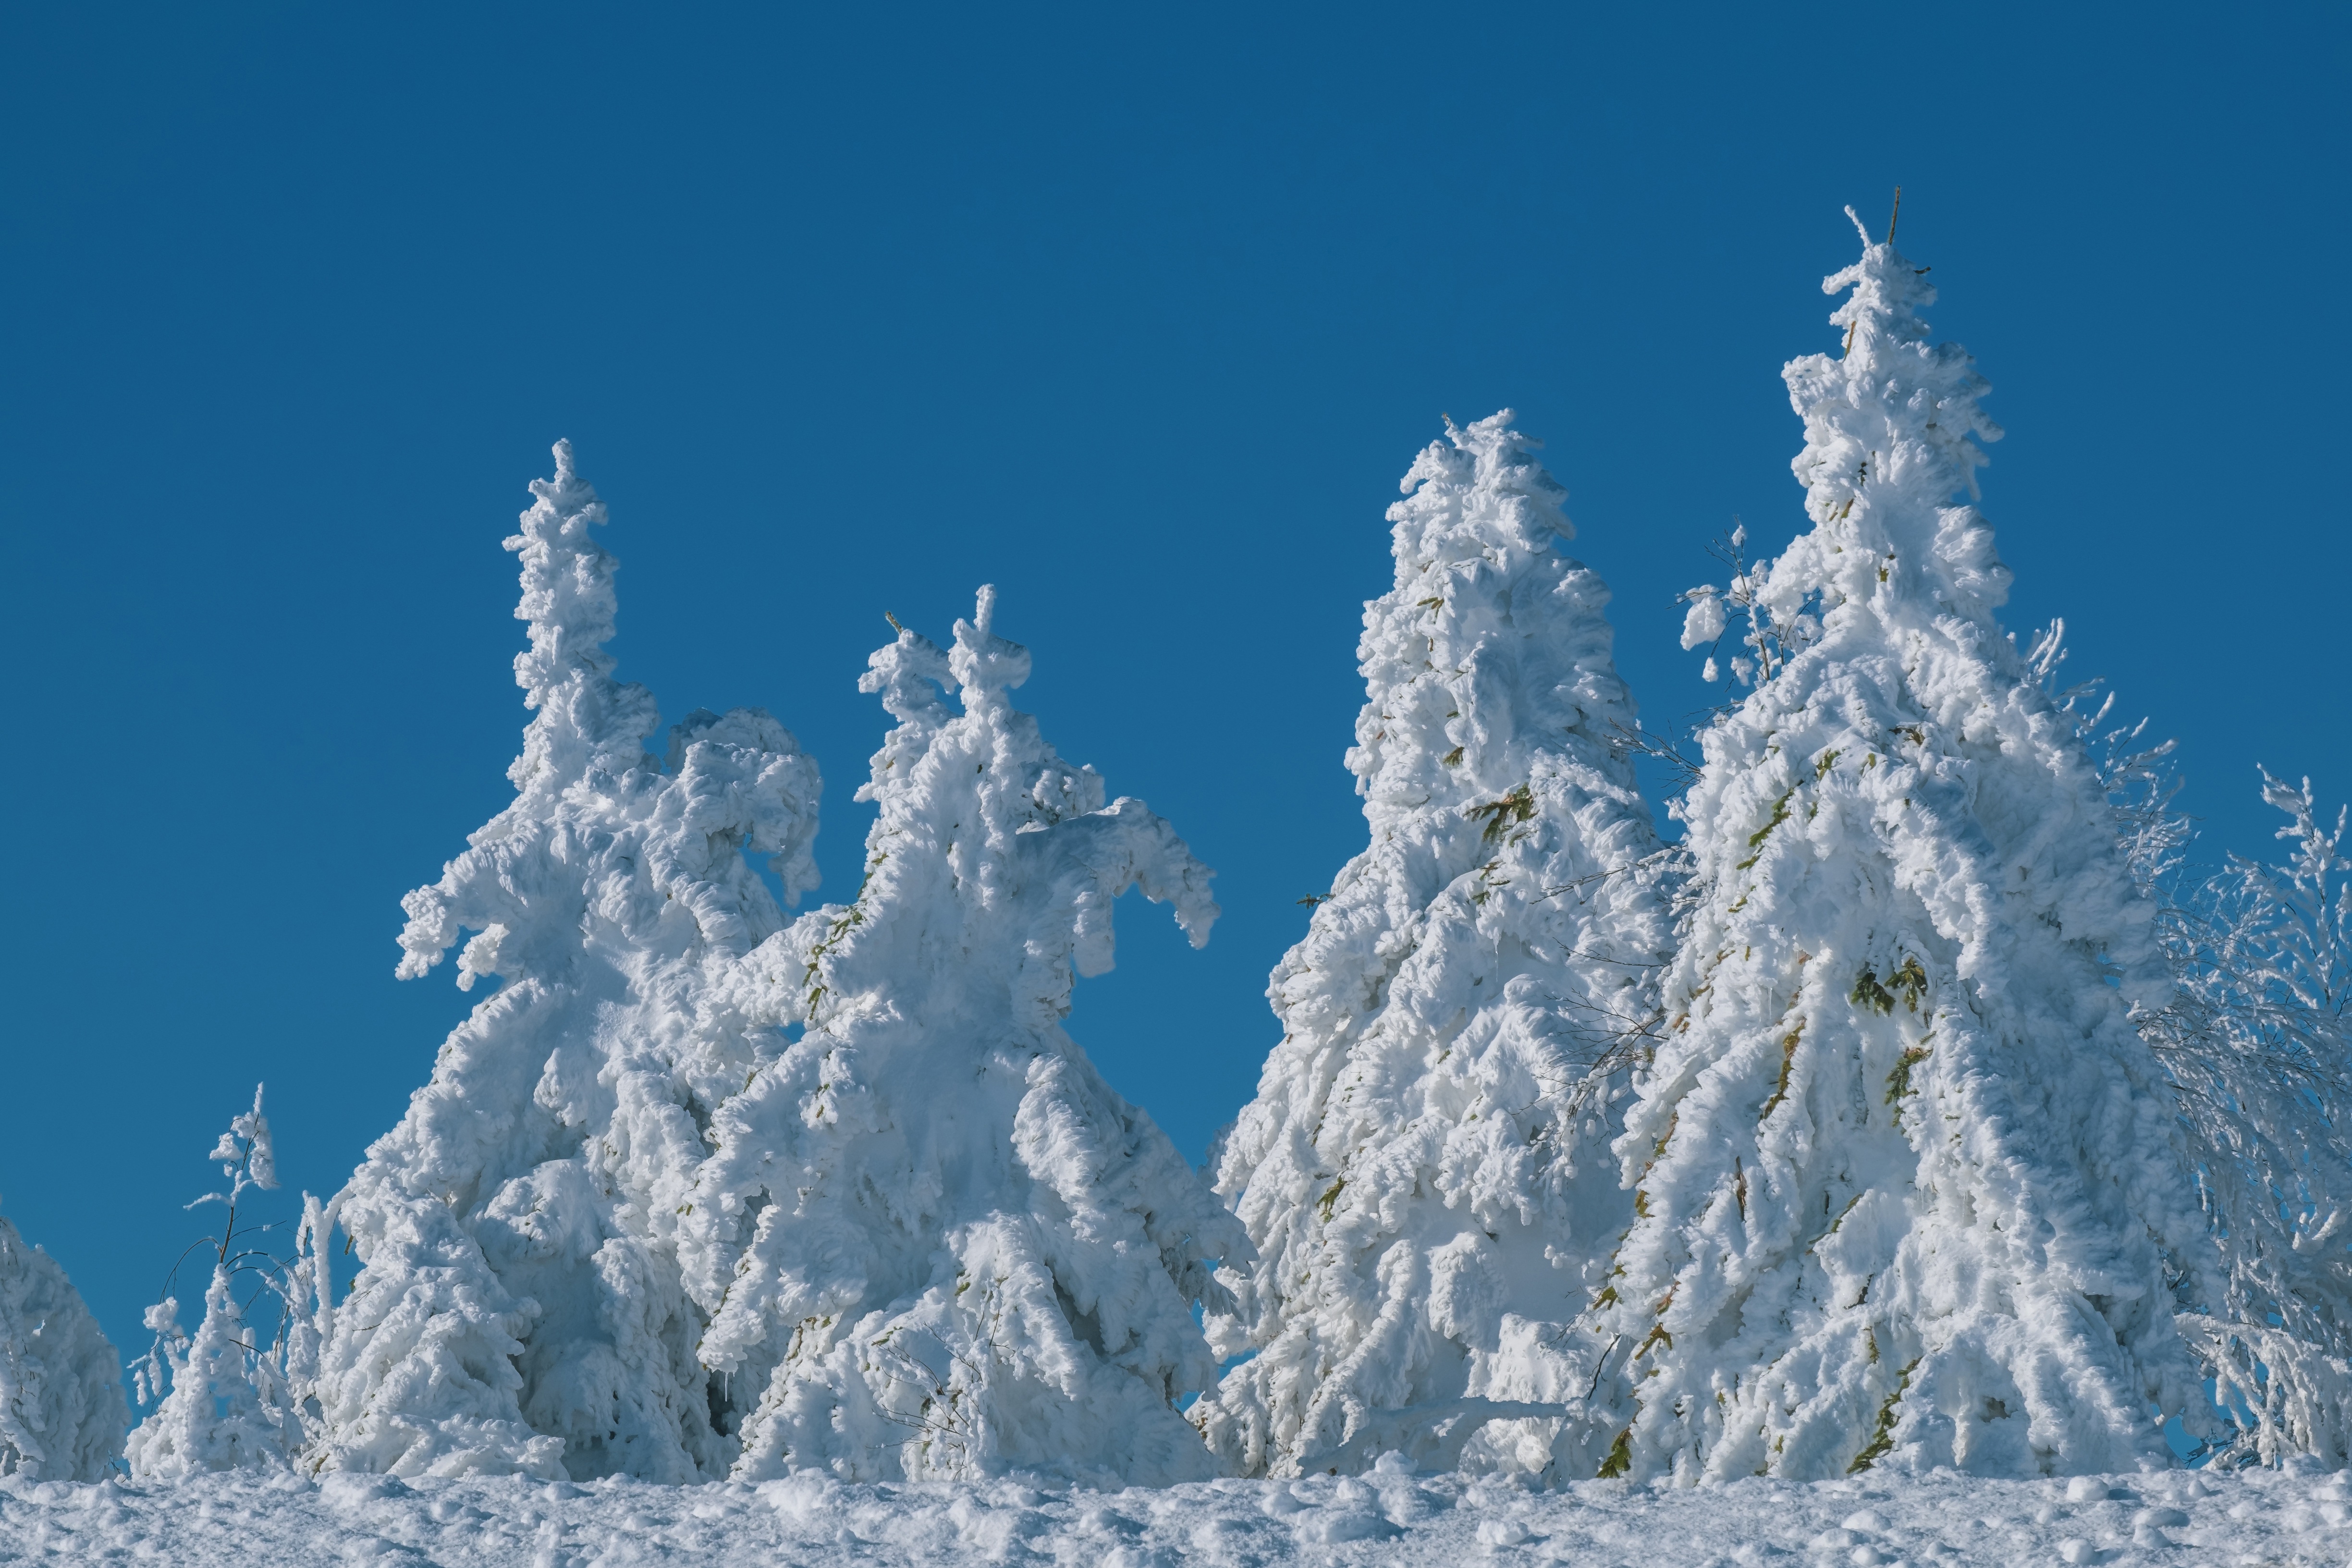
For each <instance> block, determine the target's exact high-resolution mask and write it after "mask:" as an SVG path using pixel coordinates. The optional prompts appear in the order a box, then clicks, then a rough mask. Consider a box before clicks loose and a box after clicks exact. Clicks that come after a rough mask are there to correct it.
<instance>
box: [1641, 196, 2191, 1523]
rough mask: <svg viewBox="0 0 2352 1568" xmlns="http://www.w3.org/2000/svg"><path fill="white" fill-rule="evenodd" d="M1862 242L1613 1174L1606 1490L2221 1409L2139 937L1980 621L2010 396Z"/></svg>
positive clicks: (1697, 816)
mask: <svg viewBox="0 0 2352 1568" xmlns="http://www.w3.org/2000/svg"><path fill="white" fill-rule="evenodd" d="M1857 227H1859V224H1858V223H1857ZM1926 270H1927V269H1926V268H1919V267H1915V266H1913V265H1912V264H1911V263H1910V262H1909V261H1907V260H1906V259H1905V258H1903V257H1902V256H1900V255H1899V254H1897V253H1896V252H1895V249H1894V248H1893V247H1892V245H1891V243H1890V244H1880V245H1873V244H1871V243H1870V242H1869V239H1868V237H1867V235H1864V254H1863V258H1862V259H1861V260H1860V261H1859V262H1858V263H1856V264H1855V265H1854V266H1853V267H1850V268H1846V269H1845V270H1844V271H1843V272H1840V273H1838V274H1837V275H1835V276H1834V277H1832V278H1831V279H1828V280H1827V283H1826V285H1825V287H1826V289H1828V290H1829V291H1831V292H1832V293H1834V292H1837V291H1839V290H1843V289H1852V290H1853V297H1852V298H1851V299H1850V300H1847V301H1846V302H1845V303H1844V304H1843V307H1841V308H1840V309H1839V310H1837V311H1836V312H1835V313H1834V314H1833V315H1832V318H1831V320H1832V321H1833V322H1834V323H1835V324H1836V325H1837V326H1838V327H1839V328H1840V329H1842V330H1843V334H1844V343H1843V353H1842V356H1840V357H1832V356H1830V355H1813V356H1810V357H1807V358H1803V359H1799V360H1797V361H1794V362H1792V363H1790V365H1789V366H1788V369H1787V371H1786V379H1787V381H1788V384H1789V388H1790V397H1791V401H1792V402H1793V404H1794V405H1795V407H1796V409H1797V411H1798V413H1799V414H1801V416H1803V419H1804V422H1805V447H1804V450H1803V452H1802V453H1801V455H1800V456H1799V457H1798V458H1797V459H1796V462H1795V465H1794V467H1795V469H1796V474H1797V477H1798V479H1800V480H1801V482H1802V483H1803V484H1804V486H1805V488H1806V490H1807V500H1806V509H1807V513H1808V515H1809V517H1810V518H1811V530H1810V531H1807V532H1805V533H1804V534H1802V535H1801V537H1799V538H1798V539H1797V540H1796V541H1795V542H1793V543H1791V544H1790V547H1789V548H1788V549H1787V551H1785V552H1783V553H1782V554H1781V555H1780V558H1779V559H1778V560H1777V561H1773V562H1771V563H1768V564H1766V565H1763V566H1759V567H1758V568H1757V569H1756V570H1755V571H1754V572H1753V573H1752V574H1746V576H1745V577H1744V580H1742V581H1739V582H1735V583H1734V584H1731V585H1730V589H1729V591H1728V592H1727V594H1726V595H1724V597H1725V598H1726V599H1727V600H1728V601H1729V602H1731V603H1735V604H1741V605H1746V606H1748V612H1749V614H1750V616H1752V618H1753V619H1752V626H1751V630H1752V633H1753V635H1752V637H1751V645H1752V647H1754V650H1755V653H1756V658H1755V660H1754V661H1753V664H1752V667H1751V668H1749V669H1748V670H1747V671H1745V672H1744V673H1745V675H1746V677H1747V678H1748V679H1752V681H1753V682H1754V689H1753V690H1752V691H1750V692H1749V693H1748V695H1747V696H1746V697H1745V699H1744V700H1741V701H1740V702H1739V703H1738V705H1737V706H1736V707H1734V708H1732V709H1730V710H1727V711H1726V712H1724V713H1723V714H1722V715H1721V716H1720V717H1719V718H1718V719H1717V721H1716V722H1715V723H1714V724H1713V725H1712V726H1711V727H1710V728H1709V729H1708V730H1707V731H1706V732H1705V734H1704V735H1703V736H1702V737H1701V739H1702V744H1703V749H1704V752H1705V765H1704V771H1703V773H1702V774H1701V776H1700V777H1699V779H1698V781H1697V782H1696V784H1695V785H1694V786H1693V788H1692V789H1691V791H1690V793H1689V795H1687V797H1686V798H1685V800H1684V801H1683V802H1682V804H1681V807H1680V809H1681V812H1682V815H1683V816H1684V818H1685V821H1686V822H1687V824H1688V826H1689V834H1688V844H1689V846H1690V848H1691V850H1692V853H1693V854H1694V856H1695V859H1696V878H1697V879H1698V886H1699V887H1700V888H1701V889H1703V893H1702V896H1701V899H1700V901H1699V904H1698V907H1697V909H1696V913H1695V915H1694V917H1693V921H1694V923H1693V925H1692V928H1691V929H1690V930H1689V931H1688V932H1687V934H1686V936H1685V940H1684V942H1683V945H1682V947H1681V950H1680V952H1679V954H1678V956H1677V959H1676V962H1675V966H1674V968H1673V970H1672V971H1671V973H1670V974H1669V976H1668V980H1667V986H1666V994H1665V1005H1666V1007H1667V1010H1668V1015H1669V1016H1668V1020H1667V1025H1666V1028H1665V1032H1664V1042H1663V1043H1662V1044H1661V1045H1660V1047H1658V1049H1657V1051H1656V1053H1655V1057H1654V1060H1652V1061H1651V1062H1650V1063H1649V1064H1648V1066H1647V1067H1646V1068H1645V1069H1644V1070H1643V1072H1642V1073H1641V1075H1640V1078H1639V1081H1638V1088H1637V1094H1638V1098H1637V1100H1636V1103H1635V1105H1634V1107H1633V1110H1631V1111H1629V1113H1628V1117H1627V1126H1626V1130H1625V1131H1624V1132H1623V1134H1622V1137H1621V1138H1620V1141H1619V1143H1618V1150H1619V1153H1620V1155H1621V1157H1622V1161H1623V1170H1624V1176H1625V1180H1626V1182H1627V1183H1628V1184H1629V1185H1632V1186H1633V1188H1634V1190H1635V1200H1634V1210H1635V1215H1636V1217H1635V1219H1634V1221H1633V1226H1632V1229H1631V1231H1630V1232H1629V1234H1628V1235H1627V1236H1626V1237H1625V1239H1624V1241H1623V1243H1622V1246H1621V1247H1618V1248H1617V1250H1616V1254H1615V1263H1614V1265H1613V1267H1612V1273H1611V1278H1610V1279H1609V1280H1608V1282H1607V1284H1606V1286H1605V1287H1604V1288H1603V1289H1602V1290H1601V1292H1600V1295H1599V1297H1598V1300H1597V1302H1596V1307H1597V1311H1596V1315H1595V1322H1596V1327H1597V1329H1598V1330H1599V1331H1601V1332H1603V1333H1607V1334H1610V1335H1612V1338H1613V1340H1614V1342H1615V1343H1616V1344H1617V1345H1618V1346H1619V1347H1620V1348H1619V1350H1618V1351H1617V1352H1616V1354H1615V1356H1614V1357H1613V1358H1612V1362H1611V1363H1609V1372H1610V1376H1609V1377H1608V1378H1607V1379H1605V1380H1604V1390H1603V1392H1604V1393H1605V1392H1606V1391H1607V1389H1608V1388H1609V1387H1610V1386H1613V1388H1614V1390H1615V1392H1616V1396H1617V1398H1618V1400H1619V1402H1620V1403H1619V1408H1620V1410H1621V1411H1622V1419H1623V1421H1624V1423H1625V1424H1624V1426H1622V1429H1621V1431H1620V1433H1619V1434H1618V1436H1616V1438H1615V1439H1614V1441H1613V1443H1612V1452H1611V1454H1610V1456H1609V1458H1608V1459H1607V1460H1606V1461H1605V1462H1604V1464H1603V1466H1602V1473H1604V1474H1631V1475H1633V1476H1636V1477H1640V1476H1652V1475H1658V1474H1662V1473H1672V1474H1674V1475H1676V1476H1678V1477H1682V1478H1685V1479H1700V1478H1706V1479H1725V1478H1731V1477H1738V1476H1746V1475H1749V1474H1755V1473H1759V1472H1760V1473H1769V1474H1774V1475H1781V1476H1788V1477H1791V1478H1797V1479H1805V1478H1814V1477H1822V1476H1833V1475H1839V1474H1843V1473H1847V1472H1850V1471H1854V1470H1860V1469H1864V1468H1869V1467H1871V1466H1874V1465H1901V1466H1905V1467H1908V1468H1924V1467H1927V1466H1930V1465H1937V1464H1949V1465H1955V1466H1958V1468H1962V1469H1966V1470H1971V1471H1977V1472H1982V1473H1994V1474H2033V1473H2036V1472H2041V1473H2064V1472H2079V1471H2099V1470H2118V1469H2132V1468H2140V1467H2145V1466H2149V1465H2158V1464H2164V1463H2168V1451H2167V1449H2166V1446H2165V1444H2164V1441H2163V1439H2162V1436H2160V1432H2159V1427H2158V1418H2157V1417H2156V1416H2153V1415H2151V1411H2153V1410H2161V1411H2162V1412H2165V1413H2167V1414H2173V1413H2178V1414H2181V1415H2184V1416H2186V1417H2187V1418H2189V1420H2190V1421H2191V1422H2192V1423H2193V1422H2195V1421H2197V1420H2199V1419H2200V1414H2199V1413H2200V1411H2201V1410H2203V1409H2204V1408H2205V1402H2204V1400H2203V1396H2202V1394H2201V1392H2200V1389H2199V1386H2198V1378H2197V1369H2196V1366H2195V1364H2194V1363H2193V1362H2192V1360H2191V1358H2190V1357H2189V1354H2188V1353H2187V1352H2186V1351H2185V1349H2184V1346H2183V1344H2182V1341H2181V1338H2180V1336H2179V1332H2178V1331H2177V1330H2176V1327H2175V1324H2174V1309H2175V1305H2176V1291H2175V1285H2176V1282H2177V1280H2178V1279H2179V1275H2180V1273H2181V1272H2183V1271H2185V1270H2186V1269H2188V1268H2189V1267H2190V1265H2189V1262H2188V1261H2187V1260H2186V1259H2187V1252H2186V1251H2185V1250H2184V1249H2189V1248H2193V1247H2195V1246H2196V1244H2197V1241H2198V1238H2199V1236H2200V1231H2201V1229H2202V1226H2201V1223H2200V1217H2199V1215H2198V1212H2197V1206H2196V1203H2195V1199H2194V1197H2193V1195H2192V1193H2191V1191H2190V1188H2189V1183H2188V1181H2187V1179H2186V1177H2185V1174H2184V1172H2183V1169H2182V1165H2181V1163H2180V1160H2179V1143H2178V1140H2177V1137H2176V1133H2175V1128H2174V1125H2173V1119H2172V1104H2173V1102H2172V1099H2171V1096H2170V1093H2169V1091H2168V1086H2167V1085H2166V1083H2165V1082H2164V1079H2163V1075H2162V1073H2161V1072H2160V1070H2159V1068H2158V1066H2157V1064H2156V1063H2155V1061H2154V1060H2153V1059H2152V1057H2151V1055H2150V1053H2149V1051H2148V1050H2147V1047H2146V1046H2145V1045H2144V1044H2143V1043H2142V1041H2141V1040H2140V1038H2139V1037H2138V1036H2137V1034H2136V1032H2135V1030H2134V1019H2133V1013H2134V1009H2135V1007H2149V1006H2155V1005H2161V1004H2162V1002H2163V1001H2164V1000H2165V995H2166V985H2165V981H2164V976H2163V971H2162V965H2161V963H2159V962H2158V954H2157V952H2156V949H2155V945H2154V942H2153V941H2152V938H2151V932H2150V918H2151V913H2152V906H2151V903H2150V900H2147V898H2145V897H2144V896H2143V895H2142V894H2141V892H2140V891H2139V890H2138V889H2137V888H2136V887H2135V884H2134V881H2133V879H2132V876H2131V874H2130V870H2129V868H2128V867H2127V865H2126V858H2125V856H2124V854H2123V852H2122V850H2121V849H2119V847H2117V843H2116V821H2115V818H2114V816H2113V813H2112V811H2111V809H2110V805H2109V802H2108V799H2107V796H2106V791H2105V784H2103V782H2102V780H2101V777H2100V775H2099V773H2098V770H2097V768H2096V767H2095V765H2094V763H2093V760H2092V758H2091V757H2090V756H2089V754H2088V753H2087V752H2086V750H2085V748H2084V745H2083V743H2082V740H2081V737H2080V735H2079V734H2078V731H2077V727H2076V725H2075V723H2074V720H2073V718H2072V716H2071V715H2070V714H2068V713H2066V712H2064V711H2063V710H2061V709H2060V708H2059V707H2058V705H2056V704H2055V703H2053V700H2052V699H2051V698H2050V696H2049V695H2048V694H2047V693H2046V692H2045V691H2044V690H2043V689H2042V687H2041V684H2040V683H2039V681H2038V680H2037V679H2035V674H2036V672H2035V670H2034V669H2033V668H2032V667H2031V665H2030V664H2029V662H2028V660H2027V659H2026V658H2025V657H2024V656H2022V655H2021V654H2020V652H2019V651H2018V649H2017V647H2016V646H2015V644H2014V643H2013V642H2012V641H2011V639H2009V638H2008V637H2004V636H2003V635H2002V634H2001V632H2000V628H1999V626H1998V625H1997V623H1996V621H1995V619H1994V611H1995V609H1996V608H1997V607H1998V606H1999V605H2000V604H2001V603H2002V601H2003V599H2004V598H2005V596H2006V593H2007V588H2008V584H2009V582H2010V574H2009V572H2008V570H2007V569H2006V568H2005V567H2004V566H2002V564H2001V563H2000V561H1999V559H1998V558H1997V556H1996V554H1995V552H1994V549H1993V542H1992V535H1991V532H1990V529H1989V527H1988V526H1987V524H1986V523H1985V521H1984V519H1983V517H1982V516H1981V514H1980V513H1979V511H1978V510H1976V508H1975V506H1974V505H1972V504H1969V501H1972V500H1973V499H1974V497H1975V494H1976V486H1975V482H1974V470H1975V468H1977V467H1978V465H1979V464H1980V463H1981V462H1982V461H1983V460H1984V458H1983V455H1982V453H1981V451H1980V450H1979V448H1978V447H1976V446H1975V445H1974V444H1973V443H1972V441H1971V437H1977V438H1979V439H1984V440H1990V439H1992V438H1994V437H1997V436H1998V435H1999V434H2000V432H1999V430H1998V429H1997V428H1996V427H1995V426H1993V425H1992V424H1991V422H1990V420H1989V419H1987V418H1986V417H1985V416H1984V415H1983V414H1982V413H1980V412H1979V409H1978V406H1977V401H1978V399H1979V396H1981V395H1982V394H1983V393H1984V391H1985V390H1986V388H1985V384H1984V383H1983V381H1982V380H1981V379H1980V378H1979V376H1978V374H1977V373H1976V370H1975V367H1974V364H1973V362H1972V361H1971V360H1970V359H1969V356H1968V354H1967V353H1965V352H1964V351H1963V350H1962V349H1960V348H1959V347H1958V345H1956V344H1944V345H1940V346H1937V345H1934V344H1931V343H1930V342H1928V340H1927V326H1926V324H1925V323H1924V322H1923V321H1921V320H1920V319H1919V317H1918V315H1917V313H1916V312H1917V311H1918V310H1919V309H1920V308H1921V307H1923V306H1925V305H1927V304H1928V303H1930V302H1932V300H1934V298H1935V296H1934V293H1933V290H1932V289H1930V287H1929V286H1928V284H1927V280H1926V277H1925V273H1926ZM1963 497H1965V498H1967V499H1966V500H1963V499H1962V498H1963ZM1711 597H1712V595H1699V596H1698V601H1699V602H1698V603H1697V604H1696V605H1694V616H1695V618H1702V619H1705V620H1706V621H1707V623H1708V624H1707V625H1706V626H1701V627H1699V628H1697V630H1698V632H1699V633H1700V634H1701V635H1705V634H1706V633H1709V632H1713V631H1719V630H1720V626H1719V625H1717V624H1716V616H1717V615H1719V613H1720V612H1719V607H1718V609H1717V611H1716V612H1715V613H1714V614H1702V612H1703V611H1704V610H1705V607H1706V605H1707V603H1708V601H1709V600H1710V598H1711ZM1687 640H1688V639H1687V638H1686V641H1687Z"/></svg>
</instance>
